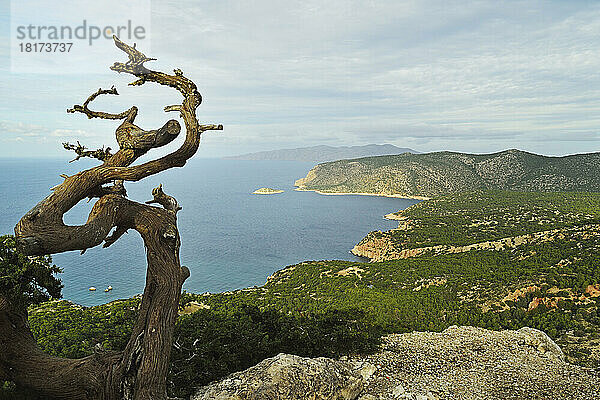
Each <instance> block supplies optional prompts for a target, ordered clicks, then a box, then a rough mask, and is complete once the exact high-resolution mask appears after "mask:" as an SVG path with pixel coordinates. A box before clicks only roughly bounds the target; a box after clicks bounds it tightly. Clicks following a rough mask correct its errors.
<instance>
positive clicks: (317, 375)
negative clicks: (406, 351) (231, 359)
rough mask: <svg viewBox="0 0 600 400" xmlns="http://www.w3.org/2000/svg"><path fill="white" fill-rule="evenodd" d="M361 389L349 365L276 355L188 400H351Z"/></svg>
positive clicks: (207, 388)
mask: <svg viewBox="0 0 600 400" xmlns="http://www.w3.org/2000/svg"><path fill="white" fill-rule="evenodd" d="M363 386H364V378H363V377H362V376H361V375H360V371H357V370H356V369H354V368H352V366H351V365H350V364H349V363H346V362H340V361H336V360H332V359H330V358H323V357H322V358H315V359H311V358H304V357H298V356H294V355H289V354H279V355H277V356H276V357H273V358H268V359H266V360H263V361H261V362H260V363H259V364H257V365H255V366H254V367H251V368H249V369H247V370H245V371H242V372H237V373H234V374H232V375H230V376H229V377H228V378H226V379H224V380H222V381H220V382H218V383H214V384H212V385H209V386H206V387H204V388H201V389H200V390H199V391H198V393H196V395H194V396H192V400H283V399H289V400H295V399H306V400H330V399H331V400H334V399H335V400H353V399H356V397H357V396H358V394H359V393H360V392H361V391H362V389H363Z"/></svg>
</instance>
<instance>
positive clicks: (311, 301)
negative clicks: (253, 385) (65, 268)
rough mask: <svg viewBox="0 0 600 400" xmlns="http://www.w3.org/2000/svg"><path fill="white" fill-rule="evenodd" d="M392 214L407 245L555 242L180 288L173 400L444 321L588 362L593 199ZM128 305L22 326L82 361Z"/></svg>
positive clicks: (116, 333)
mask: <svg viewBox="0 0 600 400" xmlns="http://www.w3.org/2000/svg"><path fill="white" fill-rule="evenodd" d="M401 215H402V216H403V217H407V218H408V219H409V220H410V221H411V227H410V229H409V230H406V231H403V230H399V231H394V232H393V234H394V235H396V234H397V235H401V236H398V237H399V238H401V239H400V241H402V243H403V245H407V243H408V245H411V246H412V245H414V246H422V245H423V244H427V245H431V244H434V243H437V244H453V245H456V244H466V243H472V242H474V241H480V240H493V239H497V238H502V237H506V236H507V235H519V234H524V233H531V232H537V231H542V230H544V231H545V230H549V229H560V232H559V233H560V234H556V235H554V236H550V237H548V238H546V239H544V240H536V241H531V242H524V243H521V244H519V245H516V246H514V247H511V248H506V249H502V250H494V251H492V250H472V251H468V252H463V253H456V254H449V253H446V254H444V253H440V254H436V255H434V254H424V255H422V256H419V257H413V258H407V259H398V260H389V261H384V262H377V263H356V262H347V261H308V262H304V263H301V264H297V265H293V266H289V267H286V268H285V269H283V270H280V271H278V272H277V273H275V274H274V275H273V276H272V277H271V278H269V280H268V282H267V283H266V284H265V285H264V286H261V287H254V288H248V289H243V290H238V291H234V292H225V293H217V294H202V295H201V294H191V293H184V295H183V296H182V315H181V316H180V318H179V320H178V322H177V327H176V333H175V340H174V346H173V353H172V363H171V370H170V377H169V381H170V392H171V394H172V395H174V396H180V397H185V396H187V395H188V394H190V393H192V392H193V390H194V387H197V386H200V385H203V384H205V383H208V382H210V381H212V380H215V379H218V378H220V377H223V376H225V375H227V374H228V373H230V372H233V371H236V370H241V369H244V368H247V367H249V366H251V365H253V364H255V363H257V362H258V361H260V360H262V359H264V358H265V357H269V356H273V355H275V354H277V353H279V352H287V353H293V354H299V355H305V356H320V355H325V356H338V355H341V354H346V353H356V352H359V353H361V352H362V353H364V352H370V351H373V350H374V349H375V348H376V345H377V343H378V338H379V337H380V335H382V334H385V333H394V332H409V331H413V330H433V331H441V330H443V329H445V328H447V327H448V326H451V325H474V326H480V327H485V328H490V329H515V328H520V327H522V326H530V327H534V328H538V329H541V330H543V331H545V332H547V333H548V334H549V335H550V336H551V337H552V338H554V339H555V340H556V341H557V342H558V343H559V344H560V345H561V347H562V348H563V350H564V351H565V352H566V354H567V356H568V358H569V360H570V361H572V362H577V363H579V364H582V365H587V366H596V367H598V366H600V359H599V357H598V354H599V353H598V351H597V349H599V348H600V314H599V312H598V305H599V303H600V257H598V255H597V254H598V251H599V250H600V223H599V222H598V218H599V217H600V194H590V193H528V194H523V193H513V192H501V191H496V192H482V191H478V192H471V193H465V194H460V195H453V196H444V197H441V198H437V199H434V200H429V201H425V202H421V203H419V204H418V205H415V206H412V207H411V208H409V209H407V210H405V211H404V212H402V213H401ZM403 222H405V221H403ZM402 235H403V236H402ZM137 305H138V299H135V298H134V299H128V300H123V301H118V302H113V303H110V304H107V305H103V306H97V307H92V308H84V307H80V306H76V305H73V304H71V303H68V302H65V301H57V302H50V303H45V304H42V305H39V306H32V307H30V323H31V327H32V330H33V332H34V334H35V336H36V338H37V340H38V342H39V343H40V345H41V346H42V348H43V349H44V350H45V351H47V352H49V353H51V354H55V355H60V356H65V357H81V356H83V355H86V354H91V353H92V352H93V351H98V349H97V346H96V345H97V344H100V346H101V347H102V348H104V349H107V350H111V349H120V348H122V347H123V346H124V344H125V343H126V341H127V339H128V334H129V332H130V330H131V325H132V323H133V319H134V317H135V313H136V307H137ZM192 311H193V312H192ZM95 348H96V350H95Z"/></svg>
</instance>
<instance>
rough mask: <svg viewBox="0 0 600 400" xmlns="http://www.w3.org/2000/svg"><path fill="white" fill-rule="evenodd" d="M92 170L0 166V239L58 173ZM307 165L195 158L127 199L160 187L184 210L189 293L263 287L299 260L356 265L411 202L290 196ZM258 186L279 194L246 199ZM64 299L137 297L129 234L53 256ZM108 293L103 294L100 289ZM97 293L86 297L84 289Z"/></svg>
mask: <svg viewBox="0 0 600 400" xmlns="http://www.w3.org/2000/svg"><path fill="white" fill-rule="evenodd" d="M92 165H94V163H93V161H91V160H85V161H83V162H81V161H79V162H78V163H71V164H69V163H67V162H65V161H63V160H49V159H0V194H1V196H2V201H1V202H0V234H12V233H13V228H14V225H15V224H16V222H17V221H18V220H19V218H21V216H22V215H23V214H25V213H26V212H27V211H28V210H29V209H31V207H33V206H34V205H35V204H36V203H37V202H38V201H40V200H42V199H43V198H44V197H45V196H46V195H48V194H49V193H50V192H49V188H50V187H52V186H54V185H56V184H58V183H60V182H61V181H62V178H60V177H59V175H60V174H61V173H66V174H73V173H76V172H77V171H79V170H81V169H84V168H89V167H90V166H92ZM313 166H314V164H313V163H310V162H297V161H256V160H254V161H245V160H221V159H194V160H191V161H189V162H188V164H187V165H186V166H185V168H181V169H179V168H178V169H172V170H169V171H165V172H163V173H162V174H159V175H156V176H152V177H149V178H147V179H144V180H143V181H142V182H129V183H126V188H127V191H128V197H129V198H131V199H132V200H136V201H146V200H150V199H151V198H152V196H151V194H150V193H151V190H152V188H153V187H155V186H157V185H158V184H159V183H162V184H163V188H164V190H165V192H166V193H168V194H170V195H172V196H174V197H176V198H177V200H178V201H179V203H180V205H181V206H182V207H183V209H182V210H181V211H180V212H179V213H178V226H179V230H180V235H181V262H182V265H186V266H187V267H188V268H189V269H190V271H191V276H190V278H189V279H188V280H187V281H186V283H185V284H184V289H185V290H187V291H189V292H194V293H202V292H222V291H228V290H234V289H239V288H244V287H251V286H254V285H262V284H264V282H265V280H266V278H267V277H268V276H269V275H271V274H272V273H273V272H275V271H277V270H279V269H281V268H283V267H285V266H287V265H291V264H296V263H299V262H302V261H306V260H330V259H339V260H351V261H364V260H362V259H359V258H358V257H355V256H353V255H352V254H351V253H350V252H349V250H350V249H351V248H352V247H353V246H354V245H355V244H356V243H357V242H358V241H360V239H361V238H362V237H364V236H365V235H366V234H367V233H368V232H370V231H372V230H388V229H391V228H394V227H396V226H397V222H395V221H388V220H385V219H383V215H385V214H387V213H389V212H394V211H397V210H400V209H404V208H406V207H408V206H410V205H411V204H414V203H416V202H417V201H416V200H409V199H398V198H386V197H374V196H358V195H348V196H323V195H319V194H317V193H313V192H298V191H294V190H293V189H294V187H293V183H294V181H295V180H296V179H298V178H301V177H304V176H305V175H306V173H307V172H308V171H309V170H310V168H312V167H313ZM260 187H271V188H274V189H282V190H285V191H284V193H281V194H274V195H253V194H251V193H252V192H253V191H254V190H256V189H258V188H260ZM92 204H93V201H92V202H90V203H85V202H81V203H80V204H78V205H77V206H76V207H75V208H74V209H73V210H71V211H69V213H67V214H66V215H65V218H64V220H65V223H67V224H82V223H84V222H85V220H86V218H87V215H88V213H89V210H90V208H91V205H92ZM53 261H54V263H55V264H57V265H58V266H60V267H61V268H63V270H64V272H63V273H62V274H60V275H59V277H60V278H61V280H62V281H63V283H64V285H65V288H64V289H63V296H64V298H66V299H68V300H71V301H74V302H76V303H79V304H82V305H86V306H90V305H96V304H103V303H106V302H109V301H112V300H116V299H119V298H126V297H131V296H133V295H135V294H138V293H141V292H142V291H143V289H144V281H145V273H146V257H145V251H144V245H143V242H142V240H141V238H140V236H139V235H138V234H137V232H135V231H130V232H129V233H128V234H127V235H124V236H123V237H122V238H121V239H119V240H118V241H117V242H116V243H115V244H114V245H113V246H111V247H110V248H108V249H102V248H101V247H97V248H92V249H89V250H87V251H86V253H85V254H84V255H80V254H79V252H78V251H73V252H67V253H63V254H56V255H54V256H53ZM109 285H110V286H112V287H113V290H112V291H111V292H109V293H105V292H104V288H106V287H108V286H109ZM90 286H94V287H96V288H98V291H96V292H90V291H89V290H88V288H89V287H90Z"/></svg>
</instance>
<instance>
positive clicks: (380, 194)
mask: <svg viewBox="0 0 600 400" xmlns="http://www.w3.org/2000/svg"><path fill="white" fill-rule="evenodd" d="M294 190H295V191H298V192H315V193H318V194H322V195H325V196H346V195H358V196H378V197H393V198H397V199H408V200H429V199H430V198H429V197H425V196H410V195H406V194H383V193H346V192H321V191H319V190H316V189H303V188H300V187H297V188H296V189H294Z"/></svg>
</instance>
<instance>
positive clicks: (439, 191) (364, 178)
mask: <svg viewBox="0 0 600 400" xmlns="http://www.w3.org/2000/svg"><path fill="white" fill-rule="evenodd" d="M599 161H600V153H588V154H575V155H570V156H565V157H547V156H542V155H538V154H533V153H528V152H525V151H521V150H515V149H511V150H505V151H501V152H499V153H493V154H467V153H455V152H448V151H444V152H437V153H426V154H409V153H405V154H400V155H389V156H379V157H365V158H357V159H352V160H339V161H334V162H327V163H322V164H318V165H317V166H315V167H314V168H312V169H311V170H310V171H309V172H308V174H307V175H306V177H304V178H301V179H298V180H297V181H296V183H295V185H296V186H297V187H298V190H312V191H315V192H317V193H321V194H336V193H337V194H371V195H379V196H393V197H404V198H421V199H422V198H431V197H436V196H440V195H445V194H450V193H460V192H464V191H469V190H516V191H525V192H532V191H539V192H550V191H568V192H574V191H597V192H600V173H599V172H600V162H599Z"/></svg>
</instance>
